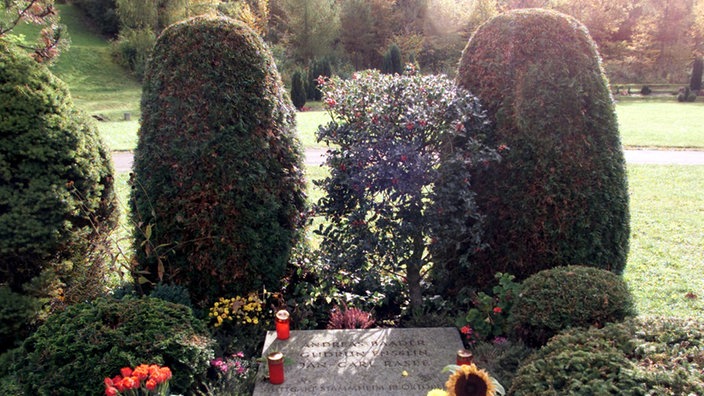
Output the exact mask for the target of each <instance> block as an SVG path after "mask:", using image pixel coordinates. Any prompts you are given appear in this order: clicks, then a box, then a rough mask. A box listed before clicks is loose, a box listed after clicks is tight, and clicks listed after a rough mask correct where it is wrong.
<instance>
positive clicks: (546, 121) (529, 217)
mask: <svg viewBox="0 0 704 396" xmlns="http://www.w3.org/2000/svg"><path fill="white" fill-rule="evenodd" d="M558 44H559V45H558ZM458 81H459V83H460V85H461V86H463V87H465V88H466V89H469V90H471V91H473V92H475V93H476V94H477V95H478V96H479V97H481V98H482V103H483V105H484V106H485V108H486V109H487V112H488V115H489V119H490V120H491V122H492V123H494V124H495V128H493V129H492V130H491V133H488V134H487V139H488V143H489V144H491V145H502V144H503V145H505V146H504V147H505V148H504V150H502V151H501V154H502V157H503V158H502V161H501V163H500V164H498V165H496V166H494V167H491V168H489V169H488V170H486V171H478V172H475V173H474V175H473V176H474V178H473V182H474V190H475V191H476V192H477V203H478V205H479V207H480V208H481V212H482V213H483V214H485V215H486V238H485V242H486V243H487V248H486V249H483V250H481V251H479V252H473V251H471V250H470V249H466V248H464V249H460V250H458V251H457V252H455V253H454V254H453V253H452V252H450V253H451V254H449V255H448V257H447V262H448V263H449V264H448V265H449V266H450V268H458V270H457V271H458V272H457V275H456V276H455V277H454V279H460V282H459V283H460V285H467V283H469V285H470V286H477V287H485V286H488V285H489V284H490V283H491V282H492V281H493V278H494V273H496V272H504V273H506V272H507V273H510V274H513V275H515V276H516V278H517V279H519V280H520V279H525V278H526V277H527V276H530V275H532V274H533V273H536V272H538V271H540V270H543V269H547V268H552V267H556V266H563V265H571V264H576V263H578V264H580V265H586V266H592V267H598V268H602V269H607V270H610V271H612V272H615V273H617V274H620V273H621V272H622V271H623V269H624V267H625V265H626V256H627V253H628V238H629V212H628V189H627V183H626V173H625V162H624V158H623V149H622V147H621V142H620V137H619V132H618V123H617V121H616V116H615V110H614V105H613V101H612V100H611V96H610V93H609V87H608V83H607V81H606V79H605V76H604V74H603V70H602V68H601V65H600V60H599V55H598V53H597V50H596V46H595V44H594V42H593V41H592V40H591V38H590V37H589V34H588V32H587V30H586V29H585V28H584V25H582V24H580V23H579V22H578V21H577V20H575V19H573V18H571V17H569V16H566V15H565V14H561V13H558V12H555V11H548V10H536V9H531V10H515V11H511V12H509V13H505V14H502V15H499V16H497V17H495V18H493V19H491V20H490V21H489V22H487V23H485V24H484V25H482V26H481V27H480V28H479V30H477V31H476V32H475V34H474V35H473V36H472V38H471V39H470V41H469V43H468V44H467V47H466V48H465V50H464V54H463V57H462V60H461V61H460V67H459V71H458ZM460 240H461V239H460ZM459 246H461V243H460V244H459ZM465 260H466V261H465ZM465 265H466V266H465Z"/></svg>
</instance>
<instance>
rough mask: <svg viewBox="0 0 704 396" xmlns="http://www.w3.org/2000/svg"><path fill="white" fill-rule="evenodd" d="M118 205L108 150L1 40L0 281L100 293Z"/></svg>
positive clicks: (49, 79)
mask: <svg viewBox="0 0 704 396" xmlns="http://www.w3.org/2000/svg"><path fill="white" fill-rule="evenodd" d="M115 202H116V201H115V195H114V191H113V169H112V165H111V164H110V154H109V152H108V151H107V150H106V149H105V147H104V146H103V144H102V142H101V140H100V138H99V136H98V133H97V131H96V129H95V127H94V126H93V124H92V123H91V122H90V121H89V120H88V119H87V117H86V116H85V115H83V114H82V113H80V112H79V111H77V110H76V109H75V108H74V106H73V102H72V100H71V97H70V95H69V92H68V89H67V87H66V85H65V84H64V83H63V82H61V81H60V80H59V79H57V78H56V77H54V76H53V75H52V74H51V73H50V72H49V70H48V69H47V68H46V67H45V66H43V65H40V64H38V63H37V62H35V61H34V60H33V59H31V58H30V57H28V56H26V55H25V54H24V53H23V52H22V51H19V50H17V49H15V48H13V47H11V46H9V45H8V44H5V43H0V284H4V285H7V286H9V287H10V289H11V290H12V291H15V292H22V293H24V292H25V291H23V290H24V289H26V288H27V287H28V286H29V285H28V284H29V282H30V281H32V280H33V282H34V284H33V285H32V286H31V288H32V289H33V292H36V294H37V295H38V296H41V297H48V296H50V295H52V294H53V295H54V297H57V296H58V297H60V298H61V300H62V301H65V302H75V301H83V300H85V299H87V298H91V297H93V296H94V295H96V294H98V292H100V291H101V289H102V287H103V284H104V282H102V276H103V275H104V268H103V261H102V254H101V253H99V251H100V249H101V248H104V247H105V244H104V242H105V241H104V238H105V237H106V236H107V235H108V234H109V232H110V231H111V230H112V228H113V227H114V225H115V222H116V217H117V211H116V203H115ZM40 275H41V277H40Z"/></svg>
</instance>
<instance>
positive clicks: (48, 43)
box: [0, 0, 68, 63]
mask: <svg viewBox="0 0 704 396" xmlns="http://www.w3.org/2000/svg"><path fill="white" fill-rule="evenodd" d="M24 22H28V23H35V24H38V25H43V28H42V29H41V32H40V33H39V37H38V38H37V41H36V43H35V44H26V43H25V42H24V40H23V38H22V37H18V36H15V35H13V34H12V30H13V29H14V28H15V27H16V26H17V25H18V24H19V23H24ZM0 42H5V43H8V42H12V43H14V44H16V45H18V46H19V47H21V48H23V49H25V50H27V51H28V52H30V54H31V56H32V58H34V60H36V61H37V62H40V63H41V62H50V61H51V60H53V59H54V58H56V57H57V56H58V55H59V53H60V52H61V50H62V49H65V48H66V47H67V46H68V41H67V34H66V28H65V26H63V25H60V24H59V16H58V12H57V11H56V8H55V7H54V0H4V1H3V2H0Z"/></svg>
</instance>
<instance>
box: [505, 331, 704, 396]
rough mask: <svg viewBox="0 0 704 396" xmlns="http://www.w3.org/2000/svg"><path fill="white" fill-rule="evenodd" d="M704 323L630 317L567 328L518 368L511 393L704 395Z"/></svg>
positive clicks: (515, 394) (516, 395) (519, 394)
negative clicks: (601, 324)
mask: <svg viewBox="0 0 704 396" xmlns="http://www.w3.org/2000/svg"><path fill="white" fill-rule="evenodd" d="M702 365H704V323H702V322H697V321H693V320H688V319H674V318H640V317H639V318H633V319H629V320H627V321H626V322H622V323H611V324H608V325H606V326H605V327H604V328H602V329H596V328H591V329H570V330H568V331H566V332H565V333H563V334H560V335H558V336H556V337H554V338H553V339H552V340H550V342H549V343H548V344H547V345H546V346H544V347H543V348H541V349H540V350H539V351H538V352H537V353H536V354H534V355H533V356H531V357H530V358H529V359H527V360H526V361H525V362H524V363H523V364H522V365H521V367H520V368H519V370H518V373H517V375H516V377H514V380H513V385H512V386H511V388H510V390H509V394H511V395H514V396H523V395H541V396H542V395H548V396H551V395H612V394H618V395H701V394H704V376H702V374H701V369H702Z"/></svg>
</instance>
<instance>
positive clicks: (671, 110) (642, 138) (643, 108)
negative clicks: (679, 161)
mask: <svg viewBox="0 0 704 396" xmlns="http://www.w3.org/2000/svg"><path fill="white" fill-rule="evenodd" d="M616 113H617V115H618V121H619V129H620V132H621V139H622V142H623V144H624V145H625V146H626V147H668V148H677V149H680V148H699V149H702V148H704V98H701V97H700V98H699V102H695V103H678V102H676V101H675V100H674V99H671V100H661V101H621V102H619V103H618V104H617V105H616Z"/></svg>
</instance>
